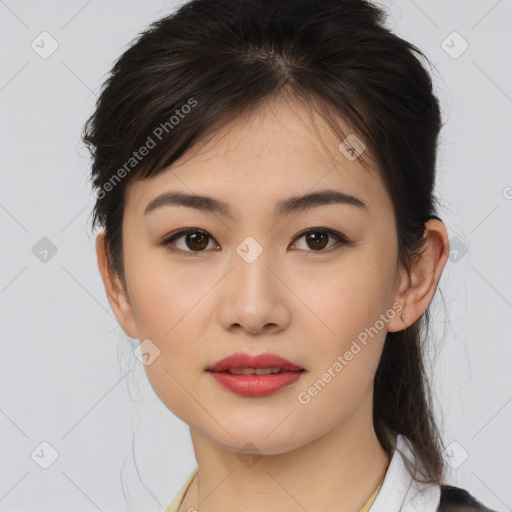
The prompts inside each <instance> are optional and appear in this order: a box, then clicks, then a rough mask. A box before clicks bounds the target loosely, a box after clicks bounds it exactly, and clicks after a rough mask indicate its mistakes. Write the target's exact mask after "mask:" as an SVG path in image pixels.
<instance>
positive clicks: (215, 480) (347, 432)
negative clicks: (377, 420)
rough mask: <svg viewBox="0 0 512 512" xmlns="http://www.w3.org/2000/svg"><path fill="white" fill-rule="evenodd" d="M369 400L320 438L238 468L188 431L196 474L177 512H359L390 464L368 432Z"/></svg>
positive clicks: (232, 457) (233, 457) (234, 456)
mask: <svg viewBox="0 0 512 512" xmlns="http://www.w3.org/2000/svg"><path fill="white" fill-rule="evenodd" d="M372 398H373V396H372V393H369V394H368V396H367V397H365V400H364V401H363V403H362V404H361V407H359V409H358V410H357V411H355V412H354V413H353V415H352V416H351V417H350V418H349V419H347V421H345V422H343V423H342V424H340V425H338V426H336V427H335V428H334V429H332V430H331V431H329V432H327V433H326V434H325V435H323V436H321V437H319V438H317V439H315V440H314V441H312V442H310V443H308V444H306V445H304V446H301V447H299V448H297V449H294V450H291V451H288V452H285V453H282V454H278V455H262V456H261V457H260V458H259V460H257V462H255V463H254V464H251V463H248V464H247V465H246V464H244V463H242V462H241V460H240V458H239V454H238V453H237V452H236V451H232V450H229V449H226V448H225V447H223V446H221V445H219V444H218V443H215V442H214V441H212V440H211V438H208V437H206V436H204V435H203V434H202V433H201V432H199V431H198V430H196V429H192V428H191V429H190V432H191V438H192V443H193V446H194V452H195V456H196V460H197V464H198V468H199V471H198V474H197V476H196V478H195V479H194V482H193V483H192V484H191V486H190V488H189V491H188V492H187V495H186V496H185V499H184V501H183V503H182V506H181V507H180V511H181V510H185V511H187V510H193V509H195V510H197V511H198V512H220V511H225V510H231V511H238V510H240V511H242V510H243V511H244V512H262V511H265V512H273V511H276V512H277V511H279V512H297V511H302V510H317V511H320V510H346V511H349V510H350V511H354V512H356V511H358V510H359V509H360V508H361V507H362V506H363V505H364V504H365V502H366V501H367V500H368V498H369V497H370V496H371V494H372V493H373V491H374V490H375V489H376V488H377V486H378V485H379V483H380V482H381V480H382V478H383V477H384V474H385V472H386V469H387V466H388V463H389V456H388V454H387V453H386V452H385V450H384V449H383V448H382V446H381V445H380V443H379V441H378V439H377V436H376V434H375V431H374V429H373V423H372V421H371V418H372V416H371V404H372ZM368 410H369V414H368ZM363 418H369V420H370V421H366V422H363ZM242 444H243V443H242ZM255 444H257V443H255ZM257 457H259V455H258V456H257ZM191 507H193V509H192V508H191Z"/></svg>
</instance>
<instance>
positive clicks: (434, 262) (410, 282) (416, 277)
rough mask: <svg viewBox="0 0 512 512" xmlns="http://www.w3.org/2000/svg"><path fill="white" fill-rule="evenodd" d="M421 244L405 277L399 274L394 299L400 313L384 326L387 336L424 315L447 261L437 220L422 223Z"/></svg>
mask: <svg viewBox="0 0 512 512" xmlns="http://www.w3.org/2000/svg"><path fill="white" fill-rule="evenodd" d="M423 240H424V241H423V247H422V251H421V253H420V254H419V255H418V256H416V257H415V258H414V259H413V260H412V262H411V267H410V271H409V273H406V272H405V270H403V274H402V277H401V281H400V287H399V289H398V291H397V296H396V298H395V300H396V301H397V302H399V303H400V304H402V309H401V310H400V311H399V312H398V314H397V315H396V317H395V318H393V319H392V320H390V322H389V323H388V331H389V332H396V331H401V330H403V329H405V328H406V327H407V326H408V325H411V324H413V323H414V322H415V321H416V320H417V319H418V318H419V317H420V316H421V315H422V314H423V313H424V311H425V310H426V309H427V307H428V305H429V304H430V301H431V299H432V297H433V295H434V292H435V290H436V287H437V283H438V281H439V278H440V276H441V272H442V271H443V269H444V267H445V265H446V262H447V260H448V256H449V253H450V244H449V240H448V234H447V231H446V228H445V225H444V224H443V222H442V221H441V220H438V219H430V220H428V221H427V222H426V223H425V232H424V236H423ZM402 315H405V317H404V319H403V320H402Z"/></svg>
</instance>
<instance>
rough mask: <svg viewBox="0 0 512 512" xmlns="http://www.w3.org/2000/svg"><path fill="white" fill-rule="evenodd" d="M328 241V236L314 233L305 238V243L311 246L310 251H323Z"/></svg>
mask: <svg viewBox="0 0 512 512" xmlns="http://www.w3.org/2000/svg"><path fill="white" fill-rule="evenodd" d="M328 240H329V236H328V235H327V234H325V233H320V232H315V233H312V234H309V235H307V236H306V241H307V243H308V244H311V245H310V247H311V248H312V249H315V250H317V249H324V248H325V246H326V245H327V243H328Z"/></svg>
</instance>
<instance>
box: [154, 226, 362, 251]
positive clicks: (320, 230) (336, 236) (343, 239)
mask: <svg viewBox="0 0 512 512" xmlns="http://www.w3.org/2000/svg"><path fill="white" fill-rule="evenodd" d="M189 233H200V234H203V235H205V236H206V237H208V238H209V239H210V240H212V239H213V237H212V236H210V235H209V234H208V233H207V232H206V231H203V230H202V229H198V228H187V229H181V230H179V231H177V232H176V233H174V234H172V235H171V236H168V237H167V238H165V239H164V240H162V241H161V242H160V245H161V246H164V247H165V248H166V249H168V250H169V251H170V252H173V253H177V254H182V255H184V256H192V257H195V256H197V255H199V254H201V253H204V252H206V251H205V250H202V251H183V250H181V249H173V248H171V244H172V243H173V242H174V241H175V240H177V239H178V238H181V237H182V236H184V235H187V234H189ZM310 233H322V234H325V235H329V236H330V237H332V238H334V239H335V240H336V241H337V242H338V244H341V246H344V245H352V243H353V242H351V241H350V240H349V239H348V238H347V237H346V236H345V235H343V234H341V233H338V232H337V231H333V230H331V229H326V228H310V229H308V230H307V231H303V232H302V233H299V234H298V235H297V236H296V237H295V238H294V240H297V239H298V238H302V237H304V236H306V235H309V234H310ZM339 248H340V247H339V245H335V246H334V247H332V248H331V249H327V250H323V249H321V250H317V251H314V250H309V251H308V250H306V252H312V253H327V254H329V253H331V252H334V251H335V250H337V249H339ZM299 250H302V249H299ZM308 256H309V255H308Z"/></svg>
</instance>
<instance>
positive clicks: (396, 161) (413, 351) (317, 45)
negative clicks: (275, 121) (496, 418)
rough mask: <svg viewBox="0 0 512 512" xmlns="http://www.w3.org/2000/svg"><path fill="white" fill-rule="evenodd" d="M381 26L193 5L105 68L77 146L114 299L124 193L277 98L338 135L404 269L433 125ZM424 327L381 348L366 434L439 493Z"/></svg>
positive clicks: (374, 16) (247, 5)
mask: <svg viewBox="0 0 512 512" xmlns="http://www.w3.org/2000/svg"><path fill="white" fill-rule="evenodd" d="M384 22H385V13H384V11H383V10H382V9H380V8H378V7H376V6H375V5H373V4H372V3H370V2H369V1H366V0H286V1H285V0H192V1H189V2H187V3H185V4H183V5H182V6H181V7H180V8H179V9H178V10H177V11H176V12H174V13H173V14H171V15H169V16H167V17H165V18H162V19H160V20H158V21H156V22H154V23H152V24H151V25H150V26H149V27H148V28H147V29H146V30H145V31H144V32H142V33H141V34H139V35H138V37H137V38H136V39H135V40H134V41H133V43H132V44H131V45H130V47H129V48H128V49H127V50H126V51H125V52H124V53H123V54H122V55H121V57H120V58H119V59H118V60H117V61H116V63H115V65H114V67H113V69H112V72H111V74H110V76H109V77H108V79H107V80H106V81H105V83H104V84H103V87H102V90H101V95H100V97H99V98H98V101H97V104H96V110H95V112H94V114H93V115H92V116H91V117H90V118H89V119H88V120H87V122H86V124H85V126H84V132H83V134H82V138H83V141H84V142H85V144H86V145H87V147H88V148H89V150H90V152H91V156H92V184H93V187H94V189H95V190H96V199H97V200H96V204H95V206H94V218H93V224H92V225H93V228H94V227H95V226H96V225H98V224H100V225H101V226H103V227H104V228H105V231H106V243H107V249H108V253H109V259H110V262H111V267H112V269H113V271H114V272H115V273H116V274H117V275H118V276H119V277H120V278H121V279H122V281H123V284H124V285H125V286H126V282H125V279H124V268H123V251H122V222H123V211H124V201H125V188H126V185H127V184H128V183H129V182H130V181H131V180H133V179H135V178H138V179H144V178H147V177H149V176H154V175H156V174H158V173H160V172H162V170H164V169H165V168H167V167H168V166H169V165H170V164H171V163H172V162H173V161H175V160H176V159H177V158H178V157H180V155H182V154H183V153H185V152H186V151H187V149H189V148H190V147H191V146H192V145H193V144H195V143H197V142H200V141H204V140H206V139H207V136H208V135H209V134H214V133H215V131H216V130H217V129H218V128H219V127H220V126H223V125H224V124H225V123H227V122H229V121H230V120H233V119H234V118H235V117H236V116H238V115H240V114H242V113H243V112H245V111H248V110H251V109H256V108H258V107H259V106H261V105H262V104H263V103H264V102H266V101H270V100H273V99H276V98H280V97H284V96H285V95H288V97H289V98H294V99H296V100H301V101H302V102H303V103H304V105H305V106H307V107H308V108H311V109H317V111H318V112H319V113H320V114H321V116H322V118H323V119H325V121H326V122H327V123H328V125H329V126H330V127H331V129H332V130H333V131H334V133H336V135H337V136H338V137H339V141H340V142H341V141H343V140H344V139H345V137H346V136H347V135H348V133H345V132H344V131H343V129H342V127H341V126H340V123H339V121H340V120H343V122H344V123H346V126H348V127H349V128H350V132H349V133H353V134H356V136H357V137H358V138H359V139H360V140H361V141H363V143H364V144H365V146H366V148H367V151H365V152H364V153H363V154H362V155H361V162H362V163H363V165H364V166H365V168H368V169H373V170H374V171H375V172H378V173H379V174H380V176H381V177H382V178H383V181H384V183H385V186H386V189H387V191H388V193H389V195H390V197H391V199H392V202H393V206H394V212H395V219H396V231H397V237H398V249H399V260H400V263H401V264H402V265H403V266H404V267H405V268H409V265H410V262H411V261H412V259H413V258H414V257H415V256H417V255H418V254H419V252H420V251H421V248H422V238H423V234H424V229H425V222H426V221H427V220H428V219H429V218H431V217H432V216H435V213H436V210H435V203H436V201H435V198H434V196H433V187H434V178H435V165H436V151H437V138H438V135H439V132H440V129H441V127H442V122H441V115H440V108H439V104H438V100H437V98H436V97H435V95H434V93H433V87H432V81H431V78H430V75H429V73H428V72H427V71H426V69H425V68H424V67H423V65H422V63H421V60H420V58H423V59H425V60H426V61H428V59H427V57H426V56H425V55H424V54H423V53H422V52H421V51H420V50H419V49H418V48H416V47H415V46H414V45H412V44H411V43H409V42H407V41H405V40H403V39H401V38H400V37H398V36H397V35H395V34H394V33H392V32H391V31H390V30H389V29H387V28H386V27H385V26H384ZM142 148H146V150H143V149H142ZM367 155H371V157H372V161H370V160H368V161H365V157H366V156H367ZM422 327H428V309H427V311H426V312H425V314H424V315H422V316H421V317H420V318H419V319H418V320H417V321H416V322H415V323H414V324H413V325H411V326H409V327H408V328H407V329H406V330H403V331H400V332H391V333H388V334H387V337H386V341H385V344H384V349H383V353H382V357H381V360H380V363H379V366H378V369H377V372H376V375H375V382H374V407H373V421H374V427H375V431H376V434H377V436H378V438H379V441H380V442H381V444H382V445H383V447H384V448H385V449H386V450H387V451H388V453H390V454H391V452H392V445H391V441H390V436H389V434H391V433H394V434H395V435H396V434H397V433H399V434H402V435H404V436H406V437H407V438H408V439H409V440H410V441H411V442H412V444H413V450H414V451H415V452H416V454H417V455H418V457H419V460H420V461H421V463H422V465H423V468H420V467H417V468H416V473H417V474H421V475H422V479H423V480H424V481H431V482H437V483H440V482H441V478H442V474H443V459H442V456H441V446H442V444H441V438H440V435H439V432H438V430H437V427H436V422H435V420H434V413H433V404H432V399H431V393H430V387H429V384H428V378H427V374H426V371H425V367H424V362H425V349H426V347H425V337H424V336H423V334H426V330H425V332H423V330H422ZM420 331H421V332H420ZM415 478H417V479H418V480H419V479H420V477H419V476H415Z"/></svg>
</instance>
